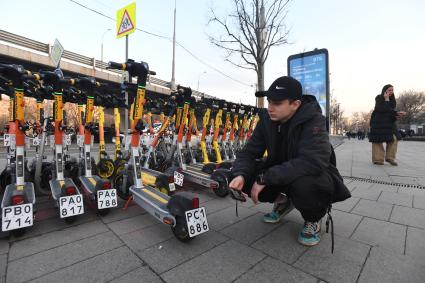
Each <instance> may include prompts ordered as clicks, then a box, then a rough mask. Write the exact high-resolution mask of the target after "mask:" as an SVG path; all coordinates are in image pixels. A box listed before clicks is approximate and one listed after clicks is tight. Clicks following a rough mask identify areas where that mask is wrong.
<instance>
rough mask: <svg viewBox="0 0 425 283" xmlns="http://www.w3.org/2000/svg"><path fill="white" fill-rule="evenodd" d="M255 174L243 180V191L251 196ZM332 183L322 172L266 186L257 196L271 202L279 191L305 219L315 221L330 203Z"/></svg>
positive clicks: (323, 214) (322, 214)
mask: <svg viewBox="0 0 425 283" xmlns="http://www.w3.org/2000/svg"><path fill="white" fill-rule="evenodd" d="M256 176H257V174H255V175H254V176H252V178H249V180H245V186H244V188H243V192H244V193H246V194H248V195H249V196H250V197H251V188H252V185H253V184H254V182H255V178H256ZM333 188H334V184H333V181H332V178H331V177H330V176H329V175H328V174H327V173H323V174H322V175H320V176H304V177H301V178H298V179H296V180H295V181H294V182H292V184H290V185H289V186H286V187H285V186H282V187H280V186H266V187H265V188H264V189H263V190H262V191H261V193H260V194H259V196H258V200H259V201H260V202H270V203H273V202H274V201H275V200H276V198H277V197H278V195H279V194H280V193H285V194H286V195H287V196H288V198H289V199H290V200H291V201H292V203H293V204H294V206H295V208H296V209H298V210H299V211H300V212H301V215H302V217H303V218H304V220H305V221H308V222H316V221H319V220H320V219H321V218H322V217H323V216H325V214H326V211H327V208H328V207H329V205H330V201H331V193H332V192H333Z"/></svg>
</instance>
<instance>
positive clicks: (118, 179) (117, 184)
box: [113, 170, 133, 200]
mask: <svg viewBox="0 0 425 283" xmlns="http://www.w3.org/2000/svg"><path fill="white" fill-rule="evenodd" d="M113 181H114V182H113V183H114V188H116V189H117V195H118V196H119V197H120V198H121V199H123V200H128V198H129V197H130V189H129V188H130V187H131V185H132V183H133V182H132V180H131V178H130V176H127V184H126V186H125V187H126V189H125V191H124V190H123V182H124V170H122V171H120V172H118V174H117V175H115V176H114V180H113Z"/></svg>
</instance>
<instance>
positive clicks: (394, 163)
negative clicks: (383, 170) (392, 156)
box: [385, 160, 398, 166]
mask: <svg viewBox="0 0 425 283" xmlns="http://www.w3.org/2000/svg"><path fill="white" fill-rule="evenodd" d="M385 161H387V162H388V163H389V164H391V165H392V166H397V165H398V163H397V162H395V161H394V160H385Z"/></svg>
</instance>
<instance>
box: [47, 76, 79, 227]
mask: <svg viewBox="0 0 425 283" xmlns="http://www.w3.org/2000/svg"><path fill="white" fill-rule="evenodd" d="M39 73H40V76H41V78H42V80H43V84H45V85H50V86H51V87H52V91H53V95H54V104H53V105H54V110H53V120H54V169H53V175H52V177H53V178H52V179H51V180H50V181H49V185H50V190H51V192H52V197H53V199H54V200H55V202H56V205H57V206H58V208H59V216H60V218H63V219H64V221H65V222H66V223H73V222H74V221H75V220H76V217H77V215H80V214H84V204H83V197H82V195H81V193H80V191H79V190H78V188H77V186H76V185H75V183H74V181H73V180H72V179H71V178H66V177H65V175H64V167H65V160H64V152H63V132H64V131H65V130H66V126H65V125H64V124H63V88H64V87H66V86H69V85H72V84H74V80H73V79H69V78H64V76H63V73H62V71H61V70H60V69H56V70H54V71H45V70H41V71H40V72H39Z"/></svg>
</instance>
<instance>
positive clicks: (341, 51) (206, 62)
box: [0, 0, 425, 114]
mask: <svg viewBox="0 0 425 283" xmlns="http://www.w3.org/2000/svg"><path fill="white" fill-rule="evenodd" d="M75 1H76V2H79V3H81V4H83V5H85V6H87V7H89V8H91V9H94V10H96V11H98V12H101V13H103V14H105V15H107V16H109V17H112V18H115V17H116V10H118V9H119V8H121V7H123V6H125V5H127V4H129V3H131V2H132V1H131V0H75ZM269 1H270V0H269ZM136 3H137V27H138V28H140V29H142V30H145V31H148V32H151V33H155V34H157V35H161V36H164V37H166V38H165V39H164V38H160V37H156V36H152V35H149V34H147V33H144V32H141V31H136V32H135V33H134V34H132V35H130V40H129V41H130V48H129V58H131V59H135V60H143V61H147V62H148V63H149V65H150V68H151V69H152V70H155V71H156V72H157V77H159V78H161V79H163V80H170V79H171V61H172V44H171V41H170V38H172V32H173V9H174V1H172V0H156V1H148V0H145V1H136ZM232 3H233V1H231V0H220V1H212V0H177V28H176V29H177V41H178V42H179V43H180V44H181V45H183V46H184V47H185V48H186V49H188V50H190V52H192V54H193V55H190V54H189V53H188V52H186V51H185V50H184V49H183V48H181V47H177V50H176V82H177V83H180V84H182V85H187V86H191V87H192V88H193V89H197V85H198V80H199V89H200V91H203V92H206V93H208V94H211V95H214V96H217V97H220V98H224V99H227V100H231V101H235V102H239V101H242V102H243V103H250V104H254V103H255V98H254V88H253V87H250V85H254V83H256V75H255V73H254V72H253V71H248V70H242V69H239V68H237V67H234V66H233V65H231V64H229V63H226V62H225V60H224V53H223V51H222V50H220V49H218V48H216V47H214V46H212V45H211V44H210V43H209V41H208V37H207V32H209V33H215V34H218V31H217V30H215V29H214V28H213V27H208V26H207V22H208V15H209V13H208V11H209V8H210V7H215V8H216V9H217V12H218V13H219V14H220V15H223V16H225V15H227V14H229V13H230V12H231V11H232V9H233V4H232ZM265 3H267V0H265ZM0 7H1V11H2V15H1V17H0V29H3V30H6V31H9V32H13V33H16V34H19V35H22V36H25V37H28V38H31V39H34V40H38V41H41V42H44V43H53V42H54V40H55V38H57V39H58V40H59V41H60V42H61V44H62V45H63V46H64V48H65V49H66V50H70V51H73V52H77V53H80V54H83V55H86V56H90V57H95V58H98V59H99V58H100V46H101V41H102V35H104V36H103V42H104V60H105V61H108V60H114V61H123V60H124V58H125V49H124V48H125V39H116V37H115V22H114V21H113V20H111V19H108V18H106V17H103V16H101V15H99V14H96V13H94V12H92V11H89V10H87V9H84V8H83V7H81V6H78V5H77V4H75V3H73V2H72V1H70V0H43V1H31V0H26V1H24V0H14V1H9V0H0ZM424 12H425V1H421V0H416V1H415V0H405V1H397V0H387V1H384V0H357V1H341V0H321V1H317V0H294V1H292V2H291V4H290V5H289V7H288V17H287V21H286V23H287V26H288V28H291V33H290V36H289V40H290V41H291V42H292V44H291V45H285V46H280V47H277V48H275V49H273V50H272V52H271V54H270V56H269V59H268V61H267V63H266V71H265V81H266V88H267V87H268V86H269V85H270V84H271V82H272V81H273V80H274V79H276V78H277V77H279V76H282V75H286V59H287V57H288V56H290V55H292V54H296V53H300V52H303V51H310V50H312V49H314V48H327V49H328V51H329V55H330V60H329V63H330V72H331V84H330V89H331V91H333V93H334V95H335V96H336V97H337V99H338V101H339V102H341V104H342V107H343V109H344V110H345V113H347V114H349V113H352V112H356V111H369V110H370V109H371V108H372V107H373V104H374V97H375V95H376V94H378V93H379V92H380V90H381V88H382V86H383V85H385V84H387V83H391V84H393V85H394V87H395V92H396V95H397V94H398V93H400V92H401V91H403V90H408V89H414V90H425V87H424V84H423V82H424V77H425V71H424V69H425V56H424V50H425V36H424V30H425V17H424ZM108 28H110V29H112V30H111V31H108V32H106V33H105V31H106V30H107V29H108ZM104 33H105V34H104ZM195 57H196V58H195ZM210 66H212V67H213V68H216V69H219V70H221V71H222V72H224V73H225V74H226V75H228V76H229V77H231V78H232V79H230V78H228V77H226V76H224V75H222V74H220V73H218V72H217V71H215V70H214V69H213V68H211V67H210ZM204 72H206V73H204Z"/></svg>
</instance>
